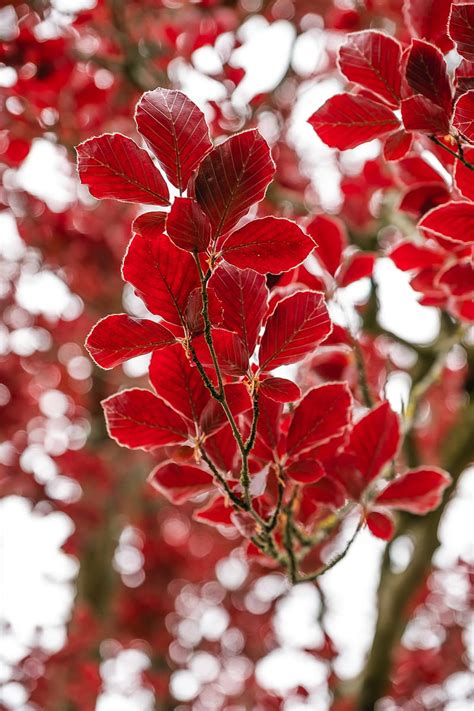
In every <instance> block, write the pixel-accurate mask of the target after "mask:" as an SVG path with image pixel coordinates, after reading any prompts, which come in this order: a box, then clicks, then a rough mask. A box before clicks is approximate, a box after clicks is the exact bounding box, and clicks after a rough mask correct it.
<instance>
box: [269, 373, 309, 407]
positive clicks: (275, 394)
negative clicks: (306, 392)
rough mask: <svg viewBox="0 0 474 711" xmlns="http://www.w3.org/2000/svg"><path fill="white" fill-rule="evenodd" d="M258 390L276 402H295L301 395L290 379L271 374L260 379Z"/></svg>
mask: <svg viewBox="0 0 474 711" xmlns="http://www.w3.org/2000/svg"><path fill="white" fill-rule="evenodd" d="M260 392H261V393H263V394H264V395H266V396H267V397H269V398H271V399H272V400H275V401H276V402H295V401H296V400H299V399H300V397H301V390H300V389H299V387H298V385H297V384H296V383H294V382H293V381H292V380H288V379H287V378H273V377H272V376H269V377H268V378H265V380H262V382H261V383H260Z"/></svg>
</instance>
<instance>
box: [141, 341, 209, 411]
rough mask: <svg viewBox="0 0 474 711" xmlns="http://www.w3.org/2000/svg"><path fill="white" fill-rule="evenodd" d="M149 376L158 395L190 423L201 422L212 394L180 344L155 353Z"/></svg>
mask: <svg viewBox="0 0 474 711" xmlns="http://www.w3.org/2000/svg"><path fill="white" fill-rule="evenodd" d="M149 373H150V382H151V384H152V386H153V388H154V389H155V391H156V393H157V395H159V396H160V397H161V398H162V399H163V400H165V401H166V402H167V403H168V404H169V405H170V406H171V407H172V408H173V409H174V410H176V411H177V412H179V413H181V414H182V415H183V416H184V417H186V418H187V419H188V420H192V421H193V422H198V421H199V418H200V416H201V413H202V411H203V409H204V407H205V406H206V405H207V403H208V401H209V398H210V395H209V391H208V390H207V388H206V386H205V385H204V383H203V380H202V378H201V376H200V374H199V371H198V369H197V368H196V367H194V366H193V365H191V363H190V362H189V360H188V358H187V356H186V353H185V352H184V349H183V347H182V346H181V344H179V343H176V344H175V345H173V346H171V347H170V348H166V349H165V350H162V351H159V352H157V353H154V354H153V357H152V359H151V362H150V371H149Z"/></svg>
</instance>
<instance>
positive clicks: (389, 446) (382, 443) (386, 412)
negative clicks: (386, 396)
mask: <svg viewBox="0 0 474 711" xmlns="http://www.w3.org/2000/svg"><path fill="white" fill-rule="evenodd" d="M399 440H400V424H399V421H398V417H397V415H396V414H395V413H394V412H393V410H391V408H390V405H389V404H388V402H382V403H381V404H380V405H378V406H377V407H375V408H374V409H373V410H371V411H370V412H368V413H367V414H366V415H364V417H362V419H360V420H359V422H357V423H356V424H355V425H354V427H353V429H352V432H351V434H350V437H349V443H348V445H347V448H346V452H347V453H349V454H350V455H351V456H352V457H353V458H354V464H355V466H356V467H357V469H358V471H359V472H360V473H361V474H362V476H363V479H364V481H365V483H366V484H369V483H370V482H371V481H372V480H373V479H375V477H376V476H378V474H380V472H381V471H382V469H383V467H384V466H385V465H386V464H387V463H388V462H390V461H391V460H392V459H393V458H394V457H395V455H396V453H397V450H398V443H399Z"/></svg>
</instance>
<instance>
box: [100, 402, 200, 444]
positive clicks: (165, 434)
mask: <svg viewBox="0 0 474 711" xmlns="http://www.w3.org/2000/svg"><path fill="white" fill-rule="evenodd" d="M102 406H103V408H104V412H105V418H106V421H107V429H108V432H109V435H110V436H111V437H112V438H113V439H115V441H116V442H118V443H119V444H121V445H123V446H124V447H128V448H129V449H153V448H154V447H162V446H164V445H166V444H178V443H179V442H184V441H186V439H187V437H188V434H187V427H186V423H185V422H184V420H183V418H182V417H181V416H180V415H178V413H177V412H175V411H174V410H172V409H171V408H170V407H168V405H167V404H166V403H164V402H163V400H160V398H158V397H156V395H153V393H152V392H150V391H149V390H141V389H139V388H132V389H131V390H122V391H121V392H119V393H117V394H116V395H112V396H111V397H109V398H107V399H106V400H103V401H102Z"/></svg>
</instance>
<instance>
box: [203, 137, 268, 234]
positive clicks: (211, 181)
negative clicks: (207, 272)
mask: <svg viewBox="0 0 474 711" xmlns="http://www.w3.org/2000/svg"><path fill="white" fill-rule="evenodd" d="M274 171H275V165H274V163H273V161H272V159H271V156H270V149H269V147H268V145H267V143H266V141H265V140H264V139H263V138H262V136H261V135H260V134H259V132H258V131H257V130H255V129H253V130H251V131H244V132H243V133H238V134H236V135H235V136H231V137H230V138H228V139H227V141H224V143H221V144H220V145H219V146H217V147H216V148H214V150H213V151H212V152H211V153H210V154H209V155H208V156H206V158H205V159H204V160H203V162H202V163H201V165H200V167H199V171H198V173H197V175H196V177H195V179H194V186H193V189H194V193H195V196H196V199H197V201H198V203H199V204H200V205H201V207H202V209H203V211H204V212H205V213H206V215H207V216H208V218H209V220H210V222H211V225H212V229H213V237H214V238H217V237H219V236H220V235H224V234H226V233H227V232H229V230H231V229H232V227H234V225H235V224H236V223H237V222H238V221H239V220H240V218H241V217H243V216H244V215H245V214H246V213H247V212H248V210H249V208H250V207H251V205H253V204H254V203H255V202H259V201H260V200H261V199H262V198H263V196H264V195H265V191H266V189H267V185H268V184H269V182H270V181H271V179H272V176H273V173H274Z"/></svg>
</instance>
